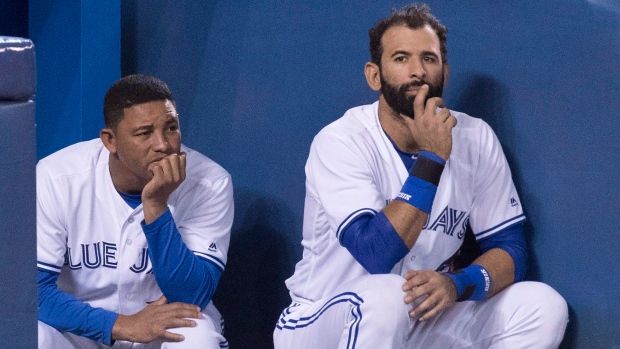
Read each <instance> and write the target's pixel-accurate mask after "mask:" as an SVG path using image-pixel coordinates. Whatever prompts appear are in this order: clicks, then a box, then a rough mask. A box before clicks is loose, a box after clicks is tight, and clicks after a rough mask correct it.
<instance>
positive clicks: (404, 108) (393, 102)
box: [380, 74, 443, 119]
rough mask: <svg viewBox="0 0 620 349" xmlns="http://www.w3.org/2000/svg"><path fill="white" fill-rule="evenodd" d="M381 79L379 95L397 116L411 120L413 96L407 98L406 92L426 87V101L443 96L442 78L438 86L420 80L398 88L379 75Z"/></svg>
mask: <svg viewBox="0 0 620 349" xmlns="http://www.w3.org/2000/svg"><path fill="white" fill-rule="evenodd" d="M380 79H381V94H383V98H385V101H386V102H387V104H388V105H389V106H390V107H391V108H392V109H394V111H396V112H397V113H399V114H402V115H405V116H408V117H410V118H412V119H413V101H414V99H415V96H407V90H408V89H409V88H411V87H416V86H422V85H424V84H426V85H428V94H427V95H426V100H425V101H424V104H426V101H427V100H428V99H429V98H432V97H441V95H442V94H443V76H442V78H441V81H440V82H439V84H436V85H435V84H431V83H430V82H427V81H424V80H420V81H413V82H410V83H407V84H403V85H400V86H395V85H392V84H389V83H387V82H386V81H385V79H384V78H383V74H381V75H380Z"/></svg>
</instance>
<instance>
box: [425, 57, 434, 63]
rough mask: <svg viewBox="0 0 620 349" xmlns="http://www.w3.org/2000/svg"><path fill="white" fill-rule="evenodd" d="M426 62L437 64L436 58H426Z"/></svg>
mask: <svg viewBox="0 0 620 349" xmlns="http://www.w3.org/2000/svg"><path fill="white" fill-rule="evenodd" d="M424 61H426V62H430V63H434V62H435V57H424Z"/></svg>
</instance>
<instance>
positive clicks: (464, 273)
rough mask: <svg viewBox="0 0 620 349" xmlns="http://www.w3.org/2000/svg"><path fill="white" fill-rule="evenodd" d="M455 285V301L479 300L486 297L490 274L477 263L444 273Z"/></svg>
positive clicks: (489, 287)
mask: <svg viewBox="0 0 620 349" xmlns="http://www.w3.org/2000/svg"><path fill="white" fill-rule="evenodd" d="M444 274H445V275H446V276H448V277H449V278H450V279H452V282H454V285H455V286H456V301H457V302H462V301H467V300H472V301H481V300H484V299H486V298H487V295H488V294H489V290H490V289H491V276H490V275H489V272H488V271H487V270H486V269H484V267H483V266H481V265H479V264H472V265H470V266H469V267H467V268H464V269H459V270H454V271H451V272H449V273H444Z"/></svg>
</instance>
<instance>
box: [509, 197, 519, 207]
mask: <svg viewBox="0 0 620 349" xmlns="http://www.w3.org/2000/svg"><path fill="white" fill-rule="evenodd" d="M518 204H519V203H518V202H517V200H516V199H515V198H510V206H512V207H515V206H517V205H518Z"/></svg>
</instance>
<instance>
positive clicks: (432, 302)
mask: <svg viewBox="0 0 620 349" xmlns="http://www.w3.org/2000/svg"><path fill="white" fill-rule="evenodd" d="M442 309H443V306H442V302H441V299H438V298H437V297H428V298H426V300H425V301H424V302H422V303H420V305H418V306H417V307H416V308H415V309H413V310H412V311H411V312H410V313H409V315H410V316H415V317H417V318H418V320H419V321H425V320H428V319H430V318H432V317H433V316H435V315H437V313H439V311H441V310H442Z"/></svg>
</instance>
